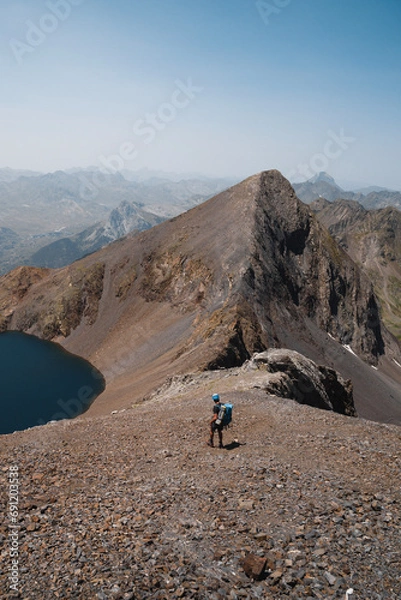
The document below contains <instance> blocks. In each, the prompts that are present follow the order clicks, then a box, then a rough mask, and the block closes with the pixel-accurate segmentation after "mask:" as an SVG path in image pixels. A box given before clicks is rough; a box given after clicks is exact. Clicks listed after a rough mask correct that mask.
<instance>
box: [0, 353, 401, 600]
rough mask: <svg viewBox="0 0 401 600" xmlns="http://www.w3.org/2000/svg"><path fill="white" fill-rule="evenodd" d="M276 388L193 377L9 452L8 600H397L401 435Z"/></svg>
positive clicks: (54, 428)
mask: <svg viewBox="0 0 401 600" xmlns="http://www.w3.org/2000/svg"><path fill="white" fill-rule="evenodd" d="M258 360H259V359H257V362H258ZM253 366H255V365H253ZM272 375H273V376H274V375H275V374H272V373H267V372H266V371H265V370H263V368H261V369H258V370H255V369H254V368H251V369H248V368H246V367H245V366H244V367H243V368H234V369H223V370H220V371H213V372H204V373H201V374H192V375H190V374H187V375H185V376H180V377H174V378H172V379H170V380H169V381H168V382H166V383H165V385H164V386H163V387H162V388H161V389H159V390H157V391H155V392H154V393H153V394H152V395H151V396H150V397H149V398H148V399H147V401H146V402H143V403H140V404H136V405H135V406H133V407H132V408H130V409H127V410H123V411H116V412H115V413H114V414H112V415H107V416H100V417H92V418H85V417H80V418H78V419H76V420H74V421H62V422H58V423H52V424H48V425H45V426H42V427H38V428H34V429H31V430H28V431H24V432H18V433H15V434H13V435H6V436H2V444H1V465H2V474H3V481H4V483H5V482H6V481H8V479H7V478H8V471H9V467H10V466H11V465H17V466H18V468H19V482H20V486H19V498H20V502H19V506H18V526H19V529H18V542H19V556H18V560H19V572H18V576H19V589H18V595H15V594H14V593H12V594H7V592H8V591H10V590H9V587H8V573H9V569H10V557H9V538H8V534H9V529H8V525H9V523H8V521H7V519H3V521H2V523H1V525H0V540H1V554H0V559H1V563H0V589H1V590H2V598H15V597H17V598H23V599H24V600H38V599H40V600H50V599H51V600H53V599H54V598H59V599H65V600H72V599H76V600H78V599H79V600H88V599H90V600H144V599H151V600H157V599H159V600H162V599H163V600H166V599H177V598H188V599H193V600H226V599H228V600H247V599H254V598H257V599H260V600H284V599H293V600H301V599H302V600H312V599H313V600H316V599H319V600H330V599H335V600H345V598H346V592H347V590H349V589H353V596H350V599H351V600H365V599H369V600H370V599H379V598H380V599H381V600H399V598H400V597H401V579H400V573H401V570H400V548H401V510H400V508H401V506H400V503H401V491H400V485H399V473H400V467H401V463H400V447H401V430H400V428H399V427H397V426H394V425H386V424H379V423H374V422H371V421H365V420H363V419H355V418H353V417H348V416H346V415H340V414H336V413H334V412H332V411H328V410H319V409H317V408H312V407H309V406H306V405H300V404H297V403H296V402H294V401H293V400H290V399H282V398H278V397H277V396H272V395H271V394H268V393H267V392H266V390H265V389H264V385H265V383H266V380H267V378H268V377H271V376H272ZM216 391H218V392H219V393H220V395H221V399H222V400H223V401H224V400H225V401H228V400H229V401H230V402H232V403H233V405H234V408H233V424H232V427H230V428H229V429H228V430H227V431H224V433H223V442H224V446H225V447H224V449H222V450H220V449H218V448H209V447H208V446H207V445H206V439H207V437H208V422H209V419H210V417H211V414H212V412H211V411H212V404H213V403H212V399H211V395H212V393H214V392H216ZM3 489H4V487H3ZM0 501H1V510H2V514H3V515H7V504H6V503H7V496H6V494H5V493H3V494H2V495H1V499H0Z"/></svg>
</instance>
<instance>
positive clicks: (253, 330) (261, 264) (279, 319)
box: [0, 171, 401, 418]
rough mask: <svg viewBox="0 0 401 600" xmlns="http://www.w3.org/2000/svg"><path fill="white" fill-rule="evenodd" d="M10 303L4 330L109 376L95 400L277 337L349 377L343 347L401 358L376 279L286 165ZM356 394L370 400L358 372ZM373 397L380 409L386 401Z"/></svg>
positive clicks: (238, 355) (230, 362) (125, 393)
mask: <svg viewBox="0 0 401 600" xmlns="http://www.w3.org/2000/svg"><path fill="white" fill-rule="evenodd" d="M9 277H12V274H10V275H8V276H5V277H3V278H2V279H1V280H0V285H1V286H7V285H8V281H9V279H8V278H9ZM3 307H4V310H6V311H7V315H8V320H7V327H8V328H11V329H21V330H24V331H27V332H30V333H34V334H36V335H39V336H41V337H47V338H48V339H55V340H57V341H62V342H63V344H64V345H65V346H66V347H67V348H68V349H70V350H72V351H76V352H78V353H80V354H82V355H84V356H85V357H87V358H88V359H90V360H91V362H92V363H93V364H95V366H97V367H98V368H99V369H100V370H101V371H102V372H103V373H104V374H105V376H106V379H107V381H108V388H107V389H106V392H105V393H104V394H103V395H102V396H100V397H99V398H98V399H97V401H96V402H95V404H94V409H95V407H97V408H99V410H106V409H107V408H108V407H109V406H110V405H114V406H119V405H121V403H124V402H127V401H128V399H132V398H133V397H134V398H135V397H141V396H142V395H143V394H145V393H147V392H149V390H150V389H151V387H152V386H153V387H154V386H155V385H156V384H158V383H161V382H162V381H163V380H164V378H165V377H166V376H168V375H170V374H173V373H179V372H186V371H188V370H191V369H194V368H200V369H202V368H205V369H207V368H219V367H229V366H235V365H240V364H242V363H243V362H244V360H246V359H249V358H250V356H251V355H252V354H253V353H254V352H260V351H263V350H265V349H266V348H269V347H282V346H284V347H290V348H293V349H295V350H297V351H300V352H302V353H303V354H305V355H307V356H308V357H310V358H311V359H313V360H315V361H316V360H318V362H321V363H324V364H328V365H330V366H333V367H334V368H336V365H339V366H340V367H341V368H339V369H338V370H340V371H341V373H342V375H343V376H344V377H345V378H349V377H350V369H351V371H353V372H354V374H355V369H354V368H353V367H352V366H351V364H352V360H353V359H351V355H350V360H347V361H344V360H343V354H342V352H346V350H343V351H342V348H341V345H347V346H349V347H351V348H352V350H353V352H354V353H356V354H357V355H359V356H360V357H361V358H363V359H364V360H365V361H367V362H369V363H371V364H373V365H377V364H378V361H379V359H380V357H383V356H386V355H387V354H388V353H389V352H392V353H393V356H394V357H395V358H398V360H399V362H400V363H401V356H400V354H399V348H398V346H396V345H391V340H388V337H386V336H387V334H386V332H385V330H383V328H382V326H381V322H380V318H379V316H378V309H377V304H376V300H375V296H374V294H373V291H372V286H371V284H370V282H369V280H368V279H367V278H366V277H365V276H364V275H363V274H362V273H361V271H360V270H359V268H358V267H357V265H356V264H355V263H354V262H353V261H352V260H351V259H350V258H349V256H348V255H347V254H346V253H345V252H344V251H343V250H342V249H341V248H340V247H339V246H338V245H337V243H336V242H335V241H334V239H333V238H332V237H331V236H330V234H329V233H328V231H327V229H326V228H325V227H323V226H322V225H321V224H320V223H319V222H318V220H317V218H316V217H315V216H314V215H313V214H312V213H311V212H310V209H309V207H307V206H305V205H304V204H302V203H301V202H300V201H299V200H298V198H297V197H296V195H295V193H294V190H293V188H292V187H291V185H290V183H289V182H288V181H287V180H286V179H285V178H284V177H282V175H281V174H280V173H279V172H278V171H267V172H263V173H260V174H258V175H255V176H253V177H250V178H248V179H247V180H245V181H244V182H242V183H240V184H238V185H236V186H234V187H232V188H230V189H229V190H227V191H225V192H223V193H221V194H219V195H218V196H216V197H214V198H212V199H210V200H208V201H207V202H205V203H203V204H201V205H199V206H197V207H195V208H194V209H192V210H190V211H188V212H187V213H185V214H183V215H180V216H178V217H176V218H174V219H171V220H170V221H166V222H164V223H162V224H161V225H158V226H157V227H154V228H152V229H151V230H148V231H145V232H143V233H140V234H139V235H136V236H134V237H131V236H127V237H126V238H124V239H122V240H119V241H117V242H115V243H114V244H111V245H110V246H108V247H107V248H105V249H103V250H101V251H100V252H97V253H95V254H93V255H91V256H88V257H86V258H84V259H83V260H81V261H78V262H77V263H74V264H73V265H70V266H69V267H67V268H65V269H63V270H60V271H56V272H51V273H49V274H48V276H47V277H46V278H44V279H42V280H41V281H40V282H38V283H37V284H35V285H33V286H32V287H31V288H30V289H29V290H28V292H27V294H26V295H25V296H24V298H23V299H22V300H21V302H20V303H19V304H18V305H17V306H16V305H15V303H13V302H12V301H11V299H10V301H9V303H8V304H7V302H3ZM327 333H328V334H329V335H330V336H331V337H329V336H328V335H327ZM339 344H340V346H339ZM355 360H356V359H355ZM366 368H368V367H366ZM369 369H370V367H369ZM373 375H374V374H373V372H372V371H371V370H370V371H369V373H368V374H364V376H362V375H361V381H362V380H363V381H367V380H369V378H370V377H372V376H373ZM380 385H382V382H381V383H380ZM383 385H384V384H383ZM386 385H387V384H386ZM385 389H387V388H385ZM377 393H378V392H377ZM392 393H393V390H391V394H392ZM391 394H390V392H389V391H386V398H387V397H388V402H389V403H390V404H391V403H392V402H393V400H391V399H390V396H391ZM391 397H392V396H391ZM396 397H397V398H398V396H397V395H396ZM355 398H356V399H358V402H364V403H366V402H367V400H366V399H365V398H364V394H363V393H362V391H361V389H360V387H358V383H356V385H355ZM386 398H384V399H383V398H380V402H381V406H380V408H378V409H377V410H378V413H379V414H387V413H386V406H387V405H386V402H387V399H386ZM369 401H370V402H371V403H372V411H373V412H372V411H371V410H370V411H369V414H371V415H372V416H373V414H374V415H375V417H376V412H375V411H376V408H374V407H376V406H378V402H379V398H378V397H377V395H375V394H373V396H372V398H370V399H369V400H368V402H369ZM394 402H396V404H397V402H398V400H397V401H396V400H394ZM391 406H392V408H391V410H392V411H393V410H394V406H393V405H392V404H391ZM91 410H92V409H91ZM358 411H359V412H360V409H359V407H358ZM395 411H396V412H397V408H395ZM362 412H363V411H362ZM365 414H366V413H365ZM392 414H393V412H392ZM397 418H398V417H397Z"/></svg>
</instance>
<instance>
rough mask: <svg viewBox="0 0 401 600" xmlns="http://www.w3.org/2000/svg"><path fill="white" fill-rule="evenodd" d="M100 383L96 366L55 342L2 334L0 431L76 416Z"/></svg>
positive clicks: (90, 400)
mask: <svg viewBox="0 0 401 600" xmlns="http://www.w3.org/2000/svg"><path fill="white" fill-rule="evenodd" d="M104 388H105V380H104V377H103V375H102V374H101V373H100V371H98V370H97V369H95V368H94V367H93V365H91V364H90V363H89V362H87V361H86V360H84V359H82V358H80V357H79V356H75V355H74V354H71V353H70V352H67V351H66V350H64V349H63V348H62V347H61V346H59V345H58V344H53V343H52V342H44V341H43V340H40V339H38V338H37V337H34V336H32V335H26V334H25V333H19V332H14V331H13V332H6V333H0V434H1V433H11V432H12V431H17V430H21V429H26V428H28V427H34V426H35V425H43V424H44V423H47V422H49V421H53V420H56V421H59V420H60V419H72V418H74V417H77V416H78V415H80V414H82V413H84V412H85V411H86V410H87V409H88V408H89V406H90V405H91V404H92V402H93V401H94V400H95V398H96V397H97V396H98V395H99V394H100V393H101V392H102V391H103V390H104Z"/></svg>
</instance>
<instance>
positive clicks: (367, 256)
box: [311, 200, 401, 340]
mask: <svg viewBox="0 0 401 600" xmlns="http://www.w3.org/2000/svg"><path fill="white" fill-rule="evenodd" d="M311 208H312V210H313V211H314V212H315V213H316V214H317V216H318V218H319V220H320V221H321V222H322V223H323V224H324V225H325V226H326V227H327V228H328V229H329V231H330V233H331V235H332V236H333V237H334V238H335V239H336V240H337V242H338V243H339V244H340V246H341V247H342V248H343V249H344V250H345V251H346V252H347V253H348V254H349V255H350V256H351V258H352V259H353V260H354V261H355V262H356V263H358V264H359V265H360V266H361V267H362V268H363V270H364V271H365V272H366V274H367V275H368V277H369V278H370V279H371V281H372V282H373V285H374V290H375V294H376V296H377V298H378V299H379V301H380V308H381V314H382V318H383V322H384V323H385V325H386V327H387V328H388V329H389V330H390V331H391V332H392V333H393V334H394V335H395V336H396V337H397V339H398V340H400V339H401V266H400V265H401V212H400V211H399V210H398V209H397V208H394V207H391V206H389V207H387V208H382V209H379V210H366V209H365V208H364V207H363V206H361V205H360V204H358V203H357V202H353V201H350V200H337V201H336V202H333V203H330V202H326V201H325V200H316V201H315V202H313V203H312V204H311Z"/></svg>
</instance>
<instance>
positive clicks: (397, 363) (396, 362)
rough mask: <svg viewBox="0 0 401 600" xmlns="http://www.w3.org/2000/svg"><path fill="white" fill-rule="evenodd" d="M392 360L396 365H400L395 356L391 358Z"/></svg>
mask: <svg viewBox="0 0 401 600" xmlns="http://www.w3.org/2000/svg"><path fill="white" fill-rule="evenodd" d="M393 361H394V362H395V364H396V365H397V367H401V365H400V363H399V362H398V361H397V360H395V358H393Z"/></svg>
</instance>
